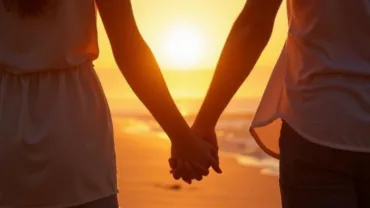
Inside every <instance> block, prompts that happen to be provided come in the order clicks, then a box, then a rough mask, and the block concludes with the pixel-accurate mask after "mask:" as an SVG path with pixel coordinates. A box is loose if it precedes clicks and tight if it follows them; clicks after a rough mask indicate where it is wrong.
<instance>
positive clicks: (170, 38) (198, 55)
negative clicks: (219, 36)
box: [161, 26, 205, 70]
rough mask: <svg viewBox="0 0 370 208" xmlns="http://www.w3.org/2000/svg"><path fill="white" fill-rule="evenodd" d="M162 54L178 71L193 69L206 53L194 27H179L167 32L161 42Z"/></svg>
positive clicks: (198, 33) (201, 39)
mask: <svg viewBox="0 0 370 208" xmlns="http://www.w3.org/2000/svg"><path fill="white" fill-rule="evenodd" d="M161 49H162V54H163V55H164V57H166V59H167V61H168V62H169V63H170V64H171V65H172V67H171V68H173V69H178V70H185V69H191V68H192V67H194V66H195V65H197V64H198V63H199V62H200V61H201V59H202V56H203V54H204V52H205V48H204V41H203V38H202V35H201V33H200V32H199V31H197V30H196V29H195V28H192V27H186V26H177V27H174V28H171V29H170V30H168V31H166V32H165V33H164V35H163V38H162V42H161Z"/></svg>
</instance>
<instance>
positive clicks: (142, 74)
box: [97, 0, 190, 143]
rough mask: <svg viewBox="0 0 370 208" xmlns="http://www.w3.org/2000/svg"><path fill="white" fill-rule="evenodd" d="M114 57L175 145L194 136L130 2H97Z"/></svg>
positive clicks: (101, 0) (126, 0)
mask: <svg viewBox="0 0 370 208" xmlns="http://www.w3.org/2000/svg"><path fill="white" fill-rule="evenodd" d="M97 5H98V8H99V11H100V16H101V18H102V20H103V23H104V27H105V29H106V31H107V35H108V37H109V40H110V43H111V46H112V50H113V54H114V57H115V60H116V63H117V64H118V66H119V68H120V70H121V72H122V74H123V75H124V77H125V78H126V80H127V82H128V83H129V85H130V87H131V88H132V90H133V91H134V92H135V94H136V95H137V96H138V98H139V99H140V100H141V101H142V103H143V104H144V105H145V106H146V107H147V108H148V110H149V111H150V113H151V114H152V115H153V116H154V118H155V119H156V120H157V121H158V123H159V124H160V126H161V127H162V128H163V130H164V131H165V132H166V133H167V134H168V136H169V137H170V139H171V141H172V142H177V143H181V141H183V140H184V139H188V138H189V137H190V129H189V126H188V125H187V123H186V121H185V120H184V118H183V117H182V116H181V114H180V112H179V110H178V109H177V107H176V105H175V103H174V101H173V99H172V97H171V95H170V93H169V91H168V89H167V86H166V83H165V81H164V78H163V76H162V73H161V71H160V68H159V66H158V64H157V62H156V60H155V58H154V55H153V53H152V52H151V50H150V49H149V47H148V45H147V44H146V42H145V41H144V39H143V37H142V36H141V34H140V32H139V29H138V27H137V25H136V22H135V19H134V15H133V11H132V6H131V2H130V0H111V1H103V0H99V1H97Z"/></svg>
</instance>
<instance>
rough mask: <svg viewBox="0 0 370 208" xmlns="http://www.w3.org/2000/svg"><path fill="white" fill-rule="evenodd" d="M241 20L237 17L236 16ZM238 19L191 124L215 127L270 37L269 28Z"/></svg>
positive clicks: (270, 29)
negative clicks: (194, 119) (193, 122)
mask: <svg viewBox="0 0 370 208" xmlns="http://www.w3.org/2000/svg"><path fill="white" fill-rule="evenodd" d="M239 18H240V19H241V17H239ZM240 19H238V20H237V21H236V22H235V24H234V26H233V28H232V30H231V32H230V35H229V37H228V39H227V41H226V44H225V47H224V49H223V51H222V54H221V57H220V60H219V62H218V65H217V68H216V71H215V74H214V77H213V79H212V82H211V86H210V88H209V90H208V93H207V96H206V98H205V100H204V102H203V105H202V107H201V109H200V111H199V114H198V116H197V118H196V121H195V124H196V125H200V126H205V127H208V128H215V126H216V124H217V121H218V119H219V117H220V116H221V114H222V112H223V111H224V109H225V108H226V107H227V105H228V104H229V102H230V101H231V99H232V97H233V96H234V94H235V93H236V92H237V91H238V89H239V88H240V86H241V85H242V84H243V82H244V81H245V79H246V78H247V77H248V75H249V74H250V72H251V71H252V69H253V67H254V65H255V64H256V62H257V60H258V58H259V57H260V55H261V53H262V51H263V49H264V48H265V46H266V45H267V43H268V40H269V38H270V36H271V31H272V25H271V27H260V26H259V25H258V22H256V21H254V22H253V21H250V22H249V23H248V22H247V23H245V20H244V19H243V21H242V20H240Z"/></svg>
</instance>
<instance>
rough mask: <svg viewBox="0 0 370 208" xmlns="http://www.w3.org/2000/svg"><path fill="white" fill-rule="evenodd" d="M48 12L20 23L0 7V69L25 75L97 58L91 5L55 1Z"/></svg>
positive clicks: (80, 0) (82, 0)
mask: <svg viewBox="0 0 370 208" xmlns="http://www.w3.org/2000/svg"><path fill="white" fill-rule="evenodd" d="M50 10H51V11H50V12H49V13H48V14H47V15H45V16H43V17H42V18H34V19H22V18H21V17H19V16H18V15H17V14H14V13H10V12H6V10H5V8H4V7H3V6H2V5H1V6H0V31H1V32H0V66H3V67H6V68H7V69H8V70H12V72H14V73H26V72H32V71H40V70H50V69H60V68H69V67H71V66H77V65H80V64H81V63H84V62H87V61H92V60H94V59H96V58H97V56H98V44H97V28H96V12H95V1H94V0H77V1H76V0H58V1H56V4H55V6H53V7H51V8H50ZM14 25H16V26H14Z"/></svg>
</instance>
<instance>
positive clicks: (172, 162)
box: [168, 158, 177, 169]
mask: <svg viewBox="0 0 370 208" xmlns="http://www.w3.org/2000/svg"><path fill="white" fill-rule="evenodd" d="M168 163H169V165H170V167H171V168H172V169H176V168H177V159H175V158H170V159H168Z"/></svg>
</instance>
